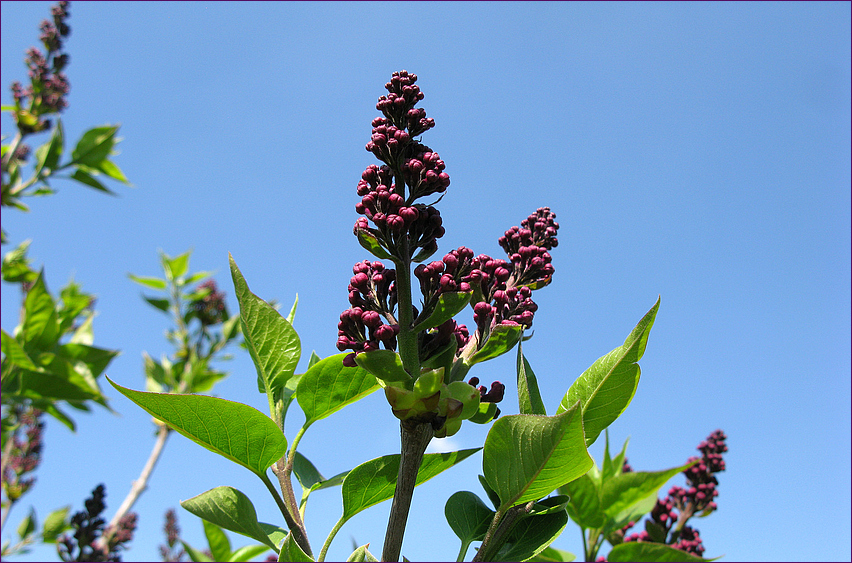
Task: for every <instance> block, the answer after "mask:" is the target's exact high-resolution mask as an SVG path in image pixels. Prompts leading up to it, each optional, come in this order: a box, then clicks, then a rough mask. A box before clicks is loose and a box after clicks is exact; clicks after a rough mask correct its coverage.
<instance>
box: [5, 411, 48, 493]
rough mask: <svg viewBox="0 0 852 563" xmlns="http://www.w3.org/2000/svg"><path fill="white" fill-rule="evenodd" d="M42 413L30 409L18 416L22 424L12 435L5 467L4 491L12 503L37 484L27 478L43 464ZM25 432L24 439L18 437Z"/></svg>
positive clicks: (32, 479)
mask: <svg viewBox="0 0 852 563" xmlns="http://www.w3.org/2000/svg"><path fill="white" fill-rule="evenodd" d="M41 415H42V413H41V411H39V410H37V409H32V408H29V409H27V410H25V411H22V412H20V413H19V414H18V421H19V422H20V427H19V430H18V431H16V432H14V433H12V434H11V435H10V436H9V439H11V440H12V445H11V449H10V451H9V456H8V458H7V460H8V461H5V464H4V467H3V478H2V483H3V491H4V492H5V493H6V498H7V499H8V501H9V502H10V503H14V502H16V501H17V500H18V499H20V498H21V497H22V496H23V495H24V494H25V493H26V492H27V491H28V490H29V489H30V487H32V486H33V484H34V483H35V477H26V475H27V474H28V473H32V472H33V471H35V470H36V468H37V467H38V465H39V463H40V462H41V450H42V441H41V437H42V433H43V432H44V422H43V421H42V420H41ZM20 431H23V436H24V438H23V439H22V438H20V437H18V432H20Z"/></svg>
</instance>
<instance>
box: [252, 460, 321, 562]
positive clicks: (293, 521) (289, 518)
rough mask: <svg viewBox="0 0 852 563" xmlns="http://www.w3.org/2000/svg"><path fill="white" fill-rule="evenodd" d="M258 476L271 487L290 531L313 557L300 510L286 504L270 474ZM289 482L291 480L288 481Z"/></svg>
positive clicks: (291, 489) (258, 474)
mask: <svg viewBox="0 0 852 563" xmlns="http://www.w3.org/2000/svg"><path fill="white" fill-rule="evenodd" d="M257 476H258V477H260V480H261V481H263V484H264V485H266V488H267V489H269V492H270V493H271V494H272V497H273V498H274V499H275V503H276V504H277V505H278V510H280V511H281V514H282V515H283V516H284V520H285V521H286V522H287V527H288V528H289V529H290V533H292V534H293V539H294V540H296V543H298V544H299V547H301V548H302V551H304V552H305V553H306V554H307V555H309V556H311V557H313V552H312V551H311V544H310V542H308V535H307V533H306V532H305V525H304V524H303V523H302V519H301V518H300V517H299V510H298V509H296V510H295V511H293V512H291V511H290V509H289V508H288V507H287V505H286V504H284V500H283V499H282V498H281V495H279V494H278V491H277V490H276V489H275V485H273V484H272V481H271V480H270V479H269V476H267V475H266V473H257ZM288 483H289V481H288ZM283 488H284V487H283V484H282V489H283ZM292 491H293V488H292V487H290V492H291V493H292Z"/></svg>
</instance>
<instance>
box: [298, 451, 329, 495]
mask: <svg viewBox="0 0 852 563" xmlns="http://www.w3.org/2000/svg"><path fill="white" fill-rule="evenodd" d="M293 473H295V474H296V479H298V480H299V484H300V485H301V486H302V489H310V488H311V487H313V486H314V485H316V484H317V483H321V482H323V481H325V477H323V476H322V474H321V473H320V472H319V470H318V469H317V468H316V467H315V466H314V464H313V463H311V462H310V460H309V459H308V458H306V457H305V456H303V455H302V454H301V453H300V452H298V451H297V452H296V455H295V457H294V458H293Z"/></svg>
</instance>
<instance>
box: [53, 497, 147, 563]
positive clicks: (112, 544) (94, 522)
mask: <svg viewBox="0 0 852 563" xmlns="http://www.w3.org/2000/svg"><path fill="white" fill-rule="evenodd" d="M104 498H106V488H105V487H104V485H103V484H101V485H98V486H97V487H95V489H94V490H93V491H92V496H91V498H88V499H86V501H85V507H86V509H85V510H83V511H80V512H77V513H76V514H74V516H72V517H71V527H72V528H73V529H74V535H73V537H72V536H69V535H68V534H63V535H62V537H60V538H59V540H58V541H57V546H56V547H57V551H58V552H59V557H60V558H61V559H62V560H63V561H121V555H120V551H121V550H122V549H124V548H126V545H125V544H126V543H128V542H130V541H131V540H132V539H133V532H134V531H135V530H136V520H137V517H136V514H135V513H133V512H131V513H129V514H125V515H124V517H122V519H121V520H120V521H119V523H118V525H117V529H116V530H104V526H105V521H104V519H103V518H101V516H100V515H101V513H102V512H103V511H104V510H106V504H105V503H104ZM107 536H109V537H110V540H109V543H108V545H100V543H99V542H100V540H102V539H103V538H104V537H107ZM75 552H76V554H75Z"/></svg>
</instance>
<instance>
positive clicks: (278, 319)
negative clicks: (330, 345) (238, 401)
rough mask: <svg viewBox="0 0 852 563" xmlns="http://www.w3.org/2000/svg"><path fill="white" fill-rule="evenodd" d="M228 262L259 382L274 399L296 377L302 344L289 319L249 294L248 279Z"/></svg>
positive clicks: (234, 263)
mask: <svg viewBox="0 0 852 563" xmlns="http://www.w3.org/2000/svg"><path fill="white" fill-rule="evenodd" d="M228 259H229V261H230V264H231V277H232V278H233V280H234V289H235V291H236V293H237V300H238V301H239V303H240V325H241V326H242V329H243V336H244V337H245V342H246V346H247V347H248V349H249V353H250V354H251V359H252V360H253V361H254V365H255V367H256V368H257V376H258V380H259V381H261V382H262V383H263V385H264V389H265V391H266V393H267V394H268V395H270V396H271V394H272V393H274V392H275V391H276V390H277V389H280V388H281V387H283V386H284V385H286V383H287V380H288V379H290V378H291V377H293V374H294V373H295V370H296V365H297V364H298V363H299V357H300V356H301V353H302V344H301V342H300V341H299V335H298V334H297V333H296V330H295V329H294V328H293V326H292V325H291V324H290V323H289V322H287V319H285V318H284V317H282V316H281V315H280V314H279V313H278V311H276V310H275V309H273V308H272V306H270V305H269V303H267V302H266V301H264V300H263V299H261V298H260V297H258V296H257V295H255V294H254V293H252V292H251V291H249V287H248V284H247V283H246V280H245V278H243V275H242V273H241V272H240V270H239V268H238V267H237V263H236V262H234V258H233V257H232V256H231V255H230V254H228Z"/></svg>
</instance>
